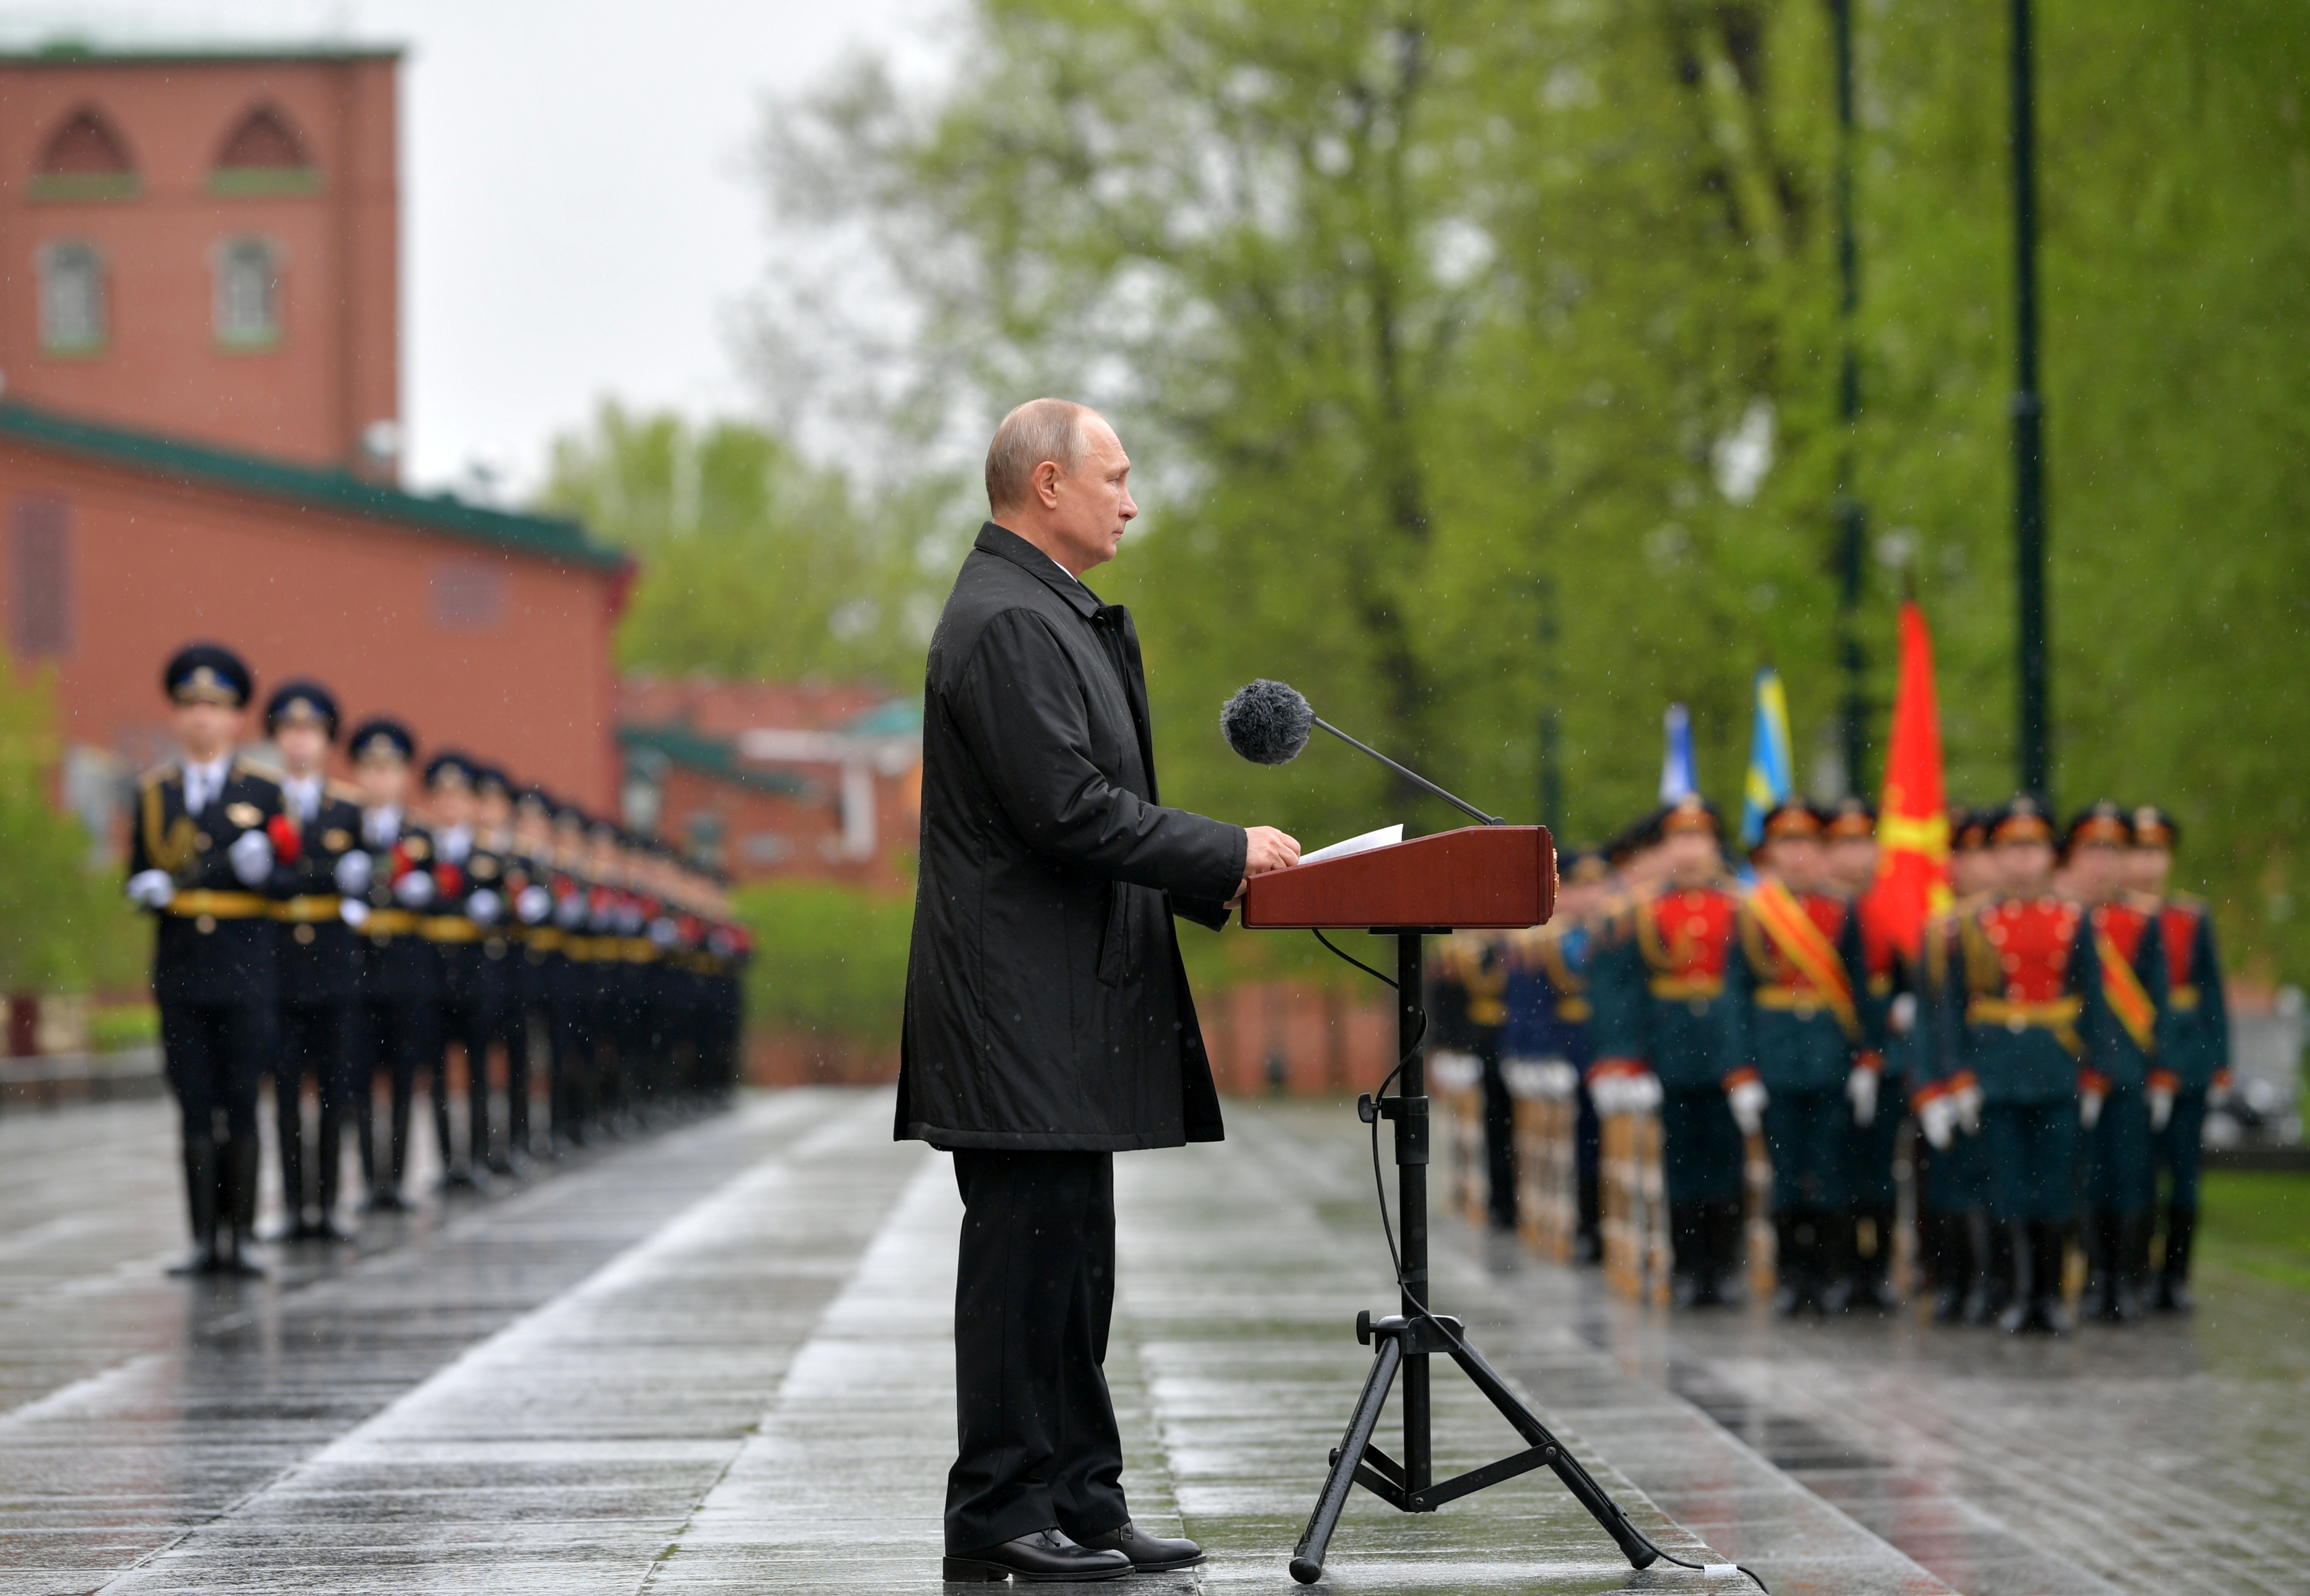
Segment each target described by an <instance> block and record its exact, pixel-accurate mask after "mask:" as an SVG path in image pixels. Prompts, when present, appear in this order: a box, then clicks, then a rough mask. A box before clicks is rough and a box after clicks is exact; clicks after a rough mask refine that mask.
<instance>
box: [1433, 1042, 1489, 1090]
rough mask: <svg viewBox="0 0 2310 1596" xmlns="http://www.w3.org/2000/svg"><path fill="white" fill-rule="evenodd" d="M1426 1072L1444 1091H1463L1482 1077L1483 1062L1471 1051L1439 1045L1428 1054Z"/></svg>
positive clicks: (1471, 1086) (1470, 1087) (1469, 1088)
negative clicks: (1464, 1051)
mask: <svg viewBox="0 0 2310 1596" xmlns="http://www.w3.org/2000/svg"><path fill="white" fill-rule="evenodd" d="M1428 1073H1429V1078H1430V1079H1432V1080H1434V1081H1435V1082H1436V1087H1437V1090H1439V1091H1444V1092H1464V1091H1468V1090H1471V1089H1473V1088H1474V1086H1475V1084H1476V1082H1478V1081H1479V1080H1482V1079H1483V1078H1484V1062H1483V1060H1481V1059H1480V1058H1478V1057H1477V1056H1476V1055H1475V1054H1472V1053H1457V1052H1455V1051H1453V1050H1452V1049H1451V1048H1448V1047H1439V1048H1437V1050H1436V1051H1435V1052H1434V1053H1431V1054H1429V1055H1428Z"/></svg>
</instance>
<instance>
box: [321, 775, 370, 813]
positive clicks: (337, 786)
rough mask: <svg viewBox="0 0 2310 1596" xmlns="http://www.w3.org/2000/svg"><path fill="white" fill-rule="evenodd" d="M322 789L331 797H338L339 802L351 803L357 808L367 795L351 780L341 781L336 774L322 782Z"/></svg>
mask: <svg viewBox="0 0 2310 1596" xmlns="http://www.w3.org/2000/svg"><path fill="white" fill-rule="evenodd" d="M321 790H322V791H323V792H324V793H326V794H328V795H329V796H330V797H332V798H334V799H336V800H337V801H338V802H341V803H350V804H352V805H353V806H355V807H356V808H358V807H360V803H361V801H362V800H363V799H364V798H365V797H366V796H367V794H364V793H363V792H362V791H361V790H360V788H359V787H357V786H355V785H353V784H352V783H351V782H349V781H339V780H338V779H337V778H336V777H334V776H331V777H330V778H329V779H328V780H327V781H326V782H324V783H322V784H321Z"/></svg>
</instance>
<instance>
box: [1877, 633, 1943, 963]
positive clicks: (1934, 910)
mask: <svg viewBox="0 0 2310 1596" xmlns="http://www.w3.org/2000/svg"><path fill="white" fill-rule="evenodd" d="M1949 845H1950V823H1949V802H1948V800H1947V798H1946V797H1945V796H1944V794H1943V793H1942V790H1941V710H1940V707H1939V706H1938V705H1937V703H1936V701H1935V699H1934V697H1933V642H1932V638H1931V637H1930V636H1929V635H1927V633H1926V631H1925V617H1924V612H1923V611H1921V610H1919V609H1918V608H1917V606H1916V605H1915V603H1905V604H1903V605H1902V606H1901V682H1900V686H1899V687H1898V689H1897V690H1896V691H1895V693H1894V696H1893V747H1892V751H1891V753H1890V755H1889V757H1888V758H1887V759H1886V761H1885V792H1884V795H1883V797H1882V798H1881V799H1880V802H1879V803H1878V805H1877V884H1876V885H1875V886H1873V887H1871V889H1869V898H1868V901H1867V902H1866V903H1864V904H1863V906H1862V912H1863V915H1866V916H1867V917H1868V918H1869V919H1870V921H1871V922H1872V923H1873V924H1874V925H1875V926H1876V927H1877V928H1878V929H1879V931H1880V932H1881V933H1882V934H1883V935H1884V936H1885V937H1886V938H1887V939H1888V940H1889V941H1891V942H1892V943H1893V944H1894V945H1895V946H1896V947H1898V948H1899V949H1900V950H1901V951H1902V952H1904V953H1905V954H1906V955H1907V956H1908V957H1909V958H1916V957H1917V950H1918V948H1919V946H1920V945H1921V944H1922V943H1923V941H1924V928H1925V922H1926V921H1927V920H1929V919H1931V918H1932V916H1934V915H1939V914H1941V912H1942V911H1943V910H1945V909H1947V908H1948V907H1949V905H1950V870H1949V853H1950V846H1949Z"/></svg>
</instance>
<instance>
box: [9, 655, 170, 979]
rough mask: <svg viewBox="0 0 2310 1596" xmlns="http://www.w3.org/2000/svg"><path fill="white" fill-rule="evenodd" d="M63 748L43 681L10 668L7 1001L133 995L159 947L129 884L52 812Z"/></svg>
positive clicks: (70, 822) (74, 826)
mask: <svg viewBox="0 0 2310 1596" xmlns="http://www.w3.org/2000/svg"><path fill="white" fill-rule="evenodd" d="M62 753H63V744H62V742H61V741H60V740H59V739H58V737H57V735H56V706H55V704H54V702H53V700H52V698H51V696H50V693H49V690H48V683H47V682H46V681H30V682H26V681H19V680H18V679H17V678H16V676H15V674H14V672H13V669H12V668H11V667H10V666H9V665H8V664H5V663H4V662H0V993H34V994H38V993H53V992H85V991H88V990H90V989H91V988H95V987H118V986H124V985H126V984H130V983H132V982H133V981H134V980H135V979H136V977H137V976H138V975H139V974H140V973H141V971H140V965H141V963H142V957H143V953H144V952H145V950H147V949H148V948H149V946H150V939H149V937H147V936H146V935H145V934H143V932H142V929H141V928H140V926H139V925H138V924H137V916H136V915H135V913H134V912H133V911H132V910H131V909H130V908H129V907H128V905H127V901H126V898H123V897H122V895H121V890H120V881H119V879H118V878H117V876H115V875H113V874H112V873H111V872H109V871H99V870H97V869H95V868H93V867H92V863H91V848H90V846H89V836H88V833H87V832H86V831H84V830H83V829H82V828H81V825H80V822H79V821H78V820H74V818H73V817H72V816H71V815H68V814H65V813H62V812H60V811H58V810H57V809H56V806H55V805H54V803H53V802H51V797H50V794H51V791H52V788H53V786H54V784H55V780H56V768H57V760H58V759H59V758H60V757H61V756H62Z"/></svg>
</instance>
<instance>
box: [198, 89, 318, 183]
mask: <svg viewBox="0 0 2310 1596" xmlns="http://www.w3.org/2000/svg"><path fill="white" fill-rule="evenodd" d="M319 186H320V173H319V172H318V171H317V170H316V169H315V168H314V167H313V164H312V161H311V159H310V158H309V157H308V155H307V154H306V152H305V141H304V140H303V139H302V138H300V136H298V134H297V130H296V128H295V127H293V126H291V125H290V122H289V119H288V117H284V116H283V115H282V113H281V112H280V111H278V110H276V109H274V108H273V107H271V106H269V105H261V106H258V107H257V108H256V109H255V110H253V111H251V112H249V113H248V115H247V116H246V117H242V118H241V119H240V121H239V124H238V125H237V126H235V127H234V128H233V130H232V132H231V133H230V134H228V135H227V136H226V138H225V141H224V145H223V147H222V148H221V150H219V151H218V152H217V161H216V169H215V170H213V171H212V172H211V173H210V174H209V190H210V192H211V193H213V194H257V195H265V194H309V193H311V192H312V191H313V190H314V189H316V188H317V187H319Z"/></svg>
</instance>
